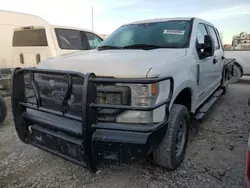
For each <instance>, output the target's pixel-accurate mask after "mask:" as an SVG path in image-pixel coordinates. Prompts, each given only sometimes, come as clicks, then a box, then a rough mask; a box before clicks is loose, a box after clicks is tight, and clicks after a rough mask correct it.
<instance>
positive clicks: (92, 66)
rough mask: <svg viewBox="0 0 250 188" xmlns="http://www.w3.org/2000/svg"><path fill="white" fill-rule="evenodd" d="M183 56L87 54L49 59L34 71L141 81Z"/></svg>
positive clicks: (165, 52)
mask: <svg viewBox="0 0 250 188" xmlns="http://www.w3.org/2000/svg"><path fill="white" fill-rule="evenodd" d="M185 55H186V49H155V50H103V51H98V50H90V51H84V52H77V53H71V54H66V55H62V56H58V57H55V58H50V59H47V60H44V61H43V62H41V63H40V64H39V65H38V67H39V68H44V69H58V70H71V71H78V72H81V73H88V72H93V73H95V74H96V75H98V76H114V77H120V78H121V77H145V76H146V75H147V73H148V72H149V70H150V69H151V68H153V67H154V66H159V65H161V64H165V63H171V61H173V60H176V59H178V58H181V57H184V56H185Z"/></svg>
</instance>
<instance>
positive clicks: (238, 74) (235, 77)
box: [229, 65, 242, 84]
mask: <svg viewBox="0 0 250 188" xmlns="http://www.w3.org/2000/svg"><path fill="white" fill-rule="evenodd" d="M233 71H234V72H233V76H231V77H230V80H229V83H230V84H234V83H236V82H238V81H239V80H240V78H241V76H242V73H241V69H240V67H239V66H237V65H234V70H233Z"/></svg>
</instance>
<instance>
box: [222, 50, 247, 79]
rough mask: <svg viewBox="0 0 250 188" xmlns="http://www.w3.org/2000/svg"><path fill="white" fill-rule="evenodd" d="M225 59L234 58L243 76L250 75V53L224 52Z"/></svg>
mask: <svg viewBox="0 0 250 188" xmlns="http://www.w3.org/2000/svg"><path fill="white" fill-rule="evenodd" d="M225 57H226V58H235V60H236V62H237V63H238V64H239V65H240V66H241V67H242V69H243V74H244V75H250V51H233V50H232V51H225Z"/></svg>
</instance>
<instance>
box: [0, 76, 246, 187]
mask: <svg viewBox="0 0 250 188" xmlns="http://www.w3.org/2000/svg"><path fill="white" fill-rule="evenodd" d="M248 97H250V79H249V80H247V79H244V80H241V81H240V82H239V83H237V84H234V85H230V86H229V91H228V93H227V95H226V96H223V97H222V98H221V99H220V100H219V101H218V102H217V104H216V105H215V106H214V107H213V109H212V110H211V111H210V113H209V114H208V115H207V117H206V120H204V121H203V123H199V124H193V125H192V128H191V137H190V143H189V146H188V150H187V155H186V158H185V161H184V163H183V164H182V166H181V167H180V168H178V170H176V171H174V172H167V171H164V170H162V169H161V168H159V167H158V166H155V165H153V164H151V163H150V162H146V163H143V164H137V165H135V166H115V167H111V168H106V169H101V170H100V171H99V172H98V173H97V174H91V173H90V172H88V171H87V170H86V169H84V168H81V167H79V166H77V165H74V164H72V163H70V162H67V161H65V160H63V159H60V158H58V157H55V156H53V155H51V154H48V153H45V152H43V151H41V150H39V149H36V148H34V147H32V146H29V145H25V144H23V143H22V142H20V141H19V139H18V137H17V135H16V133H15V130H14V127H13V122H12V117H11V114H10V113H9V116H8V119H7V120H6V121H5V123H4V125H2V126H1V127H0V187H1V188H2V187H11V188H17V187H24V188H28V187H42V188H45V187H65V188H73V187H81V188H85V187H86V188H87V187H88V188H96V187H97V188H99V187H100V188H110V187H112V188H118V187H119V188H130V187H131V188H132V187H136V188H140V187H141V188H144V187H149V188H161V187H162V188H178V187H180V188H196V187H197V188H206V187H209V188H211V187H214V188H222V187H225V188H226V187H227V188H228V187H229V188H238V187H242V182H243V178H244V171H245V156H246V146H247V140H248V136H249V132H250V124H249V123H250V107H248V106H247V99H248ZM8 103H9V100H8Z"/></svg>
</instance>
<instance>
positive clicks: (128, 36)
mask: <svg viewBox="0 0 250 188" xmlns="http://www.w3.org/2000/svg"><path fill="white" fill-rule="evenodd" d="M190 30H191V24H190V21H183V20H177V21H176V20H172V21H165V22H154V23H140V24H130V25H124V26H121V27H120V28H118V29H117V30H116V31H115V32H113V33H112V34H111V35H110V36H109V37H108V38H107V39H106V40H105V41H103V42H102V43H101V45H100V46H99V48H102V47H105V46H109V47H110V46H112V47H117V48H119V49H120V48H124V47H125V48H126V47H128V46H135V45H138V44H139V46H142V47H143V45H144V46H145V45H151V46H156V47H159V48H160V47H161V48H185V47H187V46H188V44H189V38H190Z"/></svg>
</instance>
